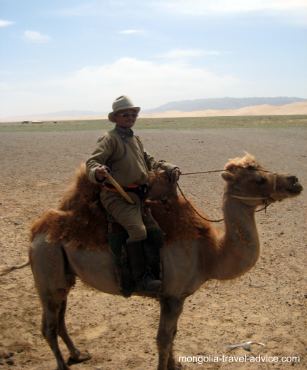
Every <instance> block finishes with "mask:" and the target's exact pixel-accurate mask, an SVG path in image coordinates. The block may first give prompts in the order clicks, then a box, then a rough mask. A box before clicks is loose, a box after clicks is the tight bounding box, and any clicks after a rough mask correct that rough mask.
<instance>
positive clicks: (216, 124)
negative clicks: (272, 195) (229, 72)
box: [0, 115, 307, 132]
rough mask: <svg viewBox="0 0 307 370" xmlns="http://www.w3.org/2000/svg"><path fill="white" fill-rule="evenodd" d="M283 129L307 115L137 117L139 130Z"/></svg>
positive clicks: (103, 124) (60, 126)
mask: <svg viewBox="0 0 307 370" xmlns="http://www.w3.org/2000/svg"><path fill="white" fill-rule="evenodd" d="M24 123H25V121H23V122H1V123H0V132H16V131H23V132H33V131H40V132H42V131H46V132H48V131H87V130H101V129H105V130H108V129H110V128H111V127H113V124H112V123H110V122H109V121H108V120H106V119H101V120H73V121H43V122H41V121H40V124H39V125H38V124H37V122H31V121H27V124H26V125H25V124H24ZM225 127H228V128H229V127H230V128H239V127H240V128H257V127H259V128H260V127H262V128H283V127H307V115H295V116H235V117H229V116H225V117H188V118H187V117H180V118H140V119H139V120H138V123H137V128H138V129H159V130H162V129H178V130H185V129H186V130H192V129H206V128H225Z"/></svg>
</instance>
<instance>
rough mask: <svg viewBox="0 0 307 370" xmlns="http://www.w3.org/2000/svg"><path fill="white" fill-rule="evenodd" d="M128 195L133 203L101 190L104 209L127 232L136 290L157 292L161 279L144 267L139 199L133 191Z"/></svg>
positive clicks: (143, 233)
mask: <svg viewBox="0 0 307 370" xmlns="http://www.w3.org/2000/svg"><path fill="white" fill-rule="evenodd" d="M129 195H130V196H131V197H132V198H133V200H134V201H135V204H129V203H127V202H126V201H125V200H124V199H123V198H122V197H121V196H120V195H119V194H117V193H110V192H109V193H106V192H102V194H101V201H102V204H103V206H104V207H105V208H106V210H107V211H108V212H109V213H110V214H111V215H112V216H113V217H114V219H115V220H116V221H117V222H118V223H119V224H120V225H122V226H123V227H124V229H125V230H126V231H127V233H128V239H127V241H126V243H127V252H128V259H129V262H130V266H131V269H132V274H133V278H134V280H135V283H136V290H138V291H148V292H158V291H159V289H160V286H161V281H160V280H157V279H154V277H153V276H152V275H151V274H149V273H148V269H147V267H146V260H145V255H144V250H143V241H144V240H145V239H146V237H147V232H146V227H145V225H144V222H143V218H142V209H141V207H142V205H141V201H140V199H139V198H138V196H137V195H135V194H133V193H130V194H129Z"/></svg>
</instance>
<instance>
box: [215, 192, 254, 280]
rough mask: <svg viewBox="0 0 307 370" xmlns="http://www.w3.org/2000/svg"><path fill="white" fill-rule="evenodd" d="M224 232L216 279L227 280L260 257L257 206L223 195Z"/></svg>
mask: <svg viewBox="0 0 307 370" xmlns="http://www.w3.org/2000/svg"><path fill="white" fill-rule="evenodd" d="M223 211H224V219H225V233H224V235H222V236H221V238H220V239H219V243H218V251H217V255H216V260H215V264H214V265H215V268H214V274H216V276H214V278H216V279H220V280H224V279H232V278H235V277H237V276H240V275H241V274H243V273H244V272H246V271H248V270H249V269H250V268H251V267H253V266H254V264H255V263H256V261H257V259H258V257H259V239H258V233H257V228H256V223H255V207H250V206H247V205H245V204H243V203H242V202H241V201H240V200H238V199H234V198H232V197H231V196H229V195H228V194H225V195H224V204H223Z"/></svg>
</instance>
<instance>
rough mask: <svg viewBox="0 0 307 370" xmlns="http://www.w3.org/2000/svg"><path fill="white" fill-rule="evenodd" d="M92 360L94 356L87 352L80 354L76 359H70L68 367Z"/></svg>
mask: <svg viewBox="0 0 307 370" xmlns="http://www.w3.org/2000/svg"><path fill="white" fill-rule="evenodd" d="M91 358H92V356H91V355H90V354H89V353H88V352H87V351H85V352H83V353H81V352H79V353H78V354H76V355H75V356H74V357H72V356H70V357H69V359H68V361H67V365H73V364H79V363H80V362H84V361H87V360H90V359H91Z"/></svg>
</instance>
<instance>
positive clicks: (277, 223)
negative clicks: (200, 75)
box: [0, 118, 307, 370]
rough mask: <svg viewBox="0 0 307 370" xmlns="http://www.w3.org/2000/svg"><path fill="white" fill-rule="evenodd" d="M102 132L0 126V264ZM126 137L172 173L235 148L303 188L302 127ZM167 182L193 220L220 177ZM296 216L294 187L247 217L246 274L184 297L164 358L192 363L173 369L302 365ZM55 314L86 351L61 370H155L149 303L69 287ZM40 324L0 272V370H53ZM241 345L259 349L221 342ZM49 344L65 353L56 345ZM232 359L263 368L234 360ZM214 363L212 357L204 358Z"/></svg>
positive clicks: (217, 207)
mask: <svg viewBox="0 0 307 370" xmlns="http://www.w3.org/2000/svg"><path fill="white" fill-rule="evenodd" d="M255 119H259V118H255ZM277 119H278V118H277ZM0 126H1V125H0ZM12 127H13V126H12ZM18 127H19V126H18ZM105 129H106V127H105V126H104V124H103V123H101V128H100V129H91V130H87V128H86V126H85V127H83V129H81V130H80V129H78V130H73V129H65V130H60V129H59V126H58V125H57V126H56V127H55V128H54V129H52V130H46V131H44V130H43V129H41V128H38V129H35V130H31V129H29V130H28V127H26V126H24V127H23V128H22V129H20V130H16V129H15V128H14V127H13V128H12V129H11V130H10V129H7V128H6V129H5V130H3V131H1V127H0V158H1V159H0V163H1V166H0V168H1V176H0V190H1V191H0V210H1V214H0V230H1V235H0V257H1V258H0V265H1V267H7V266H10V265H14V264H19V263H21V262H24V261H26V260H27V258H28V253H27V251H28V247H29V227H30V225H31V223H32V222H33V220H35V218H37V217H38V216H39V215H40V214H41V213H42V212H43V211H44V210H46V209H48V208H54V207H56V206H57V204H58V202H59V200H60V199H61V197H62V195H63V193H64V191H65V188H66V187H67V185H68V184H69V182H70V181H71V179H72V178H73V176H74V172H75V170H76V168H77V167H78V166H79V164H80V163H81V162H82V161H85V160H86V159H87V157H88V156H89V155H90V153H91V152H92V151H93V149H94V148H95V143H96V140H97V138H98V137H99V136H100V135H101V134H102V132H103V131H104V130H105ZM27 130H28V131H27ZM136 132H137V134H138V135H140V136H141V137H142V139H143V142H144V145H145V147H146V149H147V150H148V151H149V152H150V153H151V154H153V155H154V156H155V157H156V158H157V159H165V160H167V161H170V162H173V163H176V164H177V165H178V166H179V167H180V169H181V171H182V172H183V173H186V172H194V171H206V170H215V169H222V168H223V166H224V164H225V163H226V162H227V160H228V159H229V158H233V157H237V156H241V155H242V154H244V151H247V152H250V153H252V154H254V155H255V156H256V158H257V159H258V161H259V162H260V163H261V164H263V165H264V166H265V167H266V168H267V169H269V170H272V171H276V172H282V173H289V174H293V175H297V176H298V178H299V180H300V182H301V183H302V185H303V186H304V188H305V189H306V187H307V151H306V147H307V145H306V144H307V121H306V120H305V125H304V124H300V125H295V124H288V125H282V126H281V127H274V126H270V125H268V126H266V125H260V126H257V125H251V126H249V125H245V126H244V125H243V127H241V126H240V127H237V126H231V125H230V127H227V125H226V126H225V125H224V126H223V127H214V125H212V126H209V127H205V128H201V126H200V127H198V126H197V127H196V128H195V127H194V128H190V127H186V128H185V127H182V126H180V127H176V124H173V125H169V126H167V125H166V128H162V129H161V128H159V129H158V128H157V129H154V128H147V129H146V128H145V129H144V128H142V129H138V126H136ZM179 183H180V186H181V188H182V189H183V190H184V192H185V194H186V196H187V197H188V198H189V199H190V200H191V201H192V202H193V204H194V205H195V206H196V207H197V208H198V209H200V210H201V211H202V212H203V213H205V214H206V215H208V216H209V217H211V218H220V217H222V211H221V204H222V193H223V185H224V184H223V180H222V178H221V176H220V174H216V173H214V174H206V175H205V174H203V175H191V176H182V177H181V178H180V181H179ZM306 210H307V195H306V190H305V191H303V193H302V194H301V195H300V196H299V197H297V198H293V199H289V200H285V201H284V202H281V203H276V204H274V205H272V206H270V207H269V208H268V209H267V212H266V213H265V212H259V213H257V215H256V220H257V225H258V232H259V237H260V242H261V255H260V258H259V261H258V263H257V264H256V265H255V267H254V268H253V269H252V270H251V271H250V272H248V273H247V274H245V275H244V276H242V277H240V278H237V279H235V280H231V281H226V282H218V281H209V282H208V283H206V284H205V285H204V286H203V287H202V288H201V289H200V290H199V291H197V292H196V293H195V294H194V295H192V296H190V297H189V298H187V300H186V303H185V307H184V311H183V314H182V316H181V318H180V321H179V329H178V334H177V337H176V340H175V353H176V356H177V357H178V358H179V356H187V359H188V360H189V357H190V358H191V356H194V358H193V359H192V361H191V362H190V361H187V362H182V366H183V369H186V370H189V369H191V370H192V369H193V370H196V369H210V370H218V369H227V370H228V369H230V370H232V369H239V370H241V369H243V370H245V369H249V370H258V369H259V370H260V369H281V370H283V369H292V368H294V369H297V370H303V369H306V368H307V361H306V349H307V335H306V332H307V325H306V302H307V289H306V286H307V285H306V241H307V228H306ZM213 227H221V228H222V227H223V225H222V224H220V225H218V226H216V225H213ZM66 317H67V324H68V330H69V332H70V334H71V336H72V338H73V340H74V341H75V344H76V345H77V347H78V348H79V349H80V350H88V351H89V352H90V353H91V355H92V359H91V360H89V361H87V362H85V363H82V364H79V365H73V366H72V369H76V370H78V369H80V370H127V369H131V370H151V369H155V368H156V365H157V350H156V344H155V337H156V332H157V327H158V320H159V305H158V302H156V301H155V300H152V299H149V298H141V297H131V298H129V299H126V298H123V297H118V296H111V295H107V294H104V293H102V292H98V291H95V290H93V289H92V288H90V287H88V286H85V285H84V284H83V283H82V282H80V281H78V280H77V284H76V286H75V287H74V288H73V289H72V291H71V293H70V295H69V300H68V309H67V315H66ZM40 322H41V307H40V302H39V299H38V296H37V294H36V290H35V286H34V283H33V279H32V274H31V270H30V268H29V267H26V268H24V269H22V270H17V271H13V272H11V273H10V274H7V275H5V276H1V277H0V369H16V370H49V369H54V368H55V360H54V358H53V355H52V353H51V350H50V349H49V347H48V346H47V343H46V342H45V340H44V339H43V337H42V335H41V332H40ZM246 341H254V342H258V343H263V344H264V346H262V345H259V344H252V345H251V348H250V349H251V350H250V351H246V350H245V349H244V348H238V349H233V350H230V349H229V347H227V346H228V345H231V344H236V343H242V342H246ZM61 348H62V349H63V352H64V354H65V356H66V357H67V356H68V353H67V350H66V349H65V348H64V345H62V343H61ZM223 356H224V357H223ZM227 356H228V357H227ZM236 356H237V358H238V357H239V356H247V357H253V358H255V359H257V358H258V359H260V358H261V357H262V359H263V360H264V361H263V362H259V361H257V360H255V361H251V362H248V361H247V362H236V360H235V357H236ZM257 356H258V357H257ZM5 357H8V358H5ZM216 357H220V360H219V361H214V358H216ZM222 357H223V358H224V360H225V361H222V360H221V358H222ZM197 359H199V361H198V362H199V363H198V362H197ZM276 359H278V360H276ZM201 360H203V361H201ZM210 360H211V361H210ZM200 362H202V363H200Z"/></svg>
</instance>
